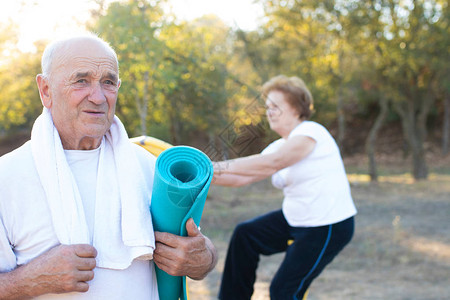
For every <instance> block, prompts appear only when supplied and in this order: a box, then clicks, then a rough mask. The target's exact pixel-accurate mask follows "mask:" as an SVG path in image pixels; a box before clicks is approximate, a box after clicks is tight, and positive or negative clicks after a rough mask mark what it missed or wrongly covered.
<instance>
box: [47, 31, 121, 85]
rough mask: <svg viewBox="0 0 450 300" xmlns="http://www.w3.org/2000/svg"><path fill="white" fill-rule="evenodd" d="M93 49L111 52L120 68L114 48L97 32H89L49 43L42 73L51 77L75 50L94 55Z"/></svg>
mask: <svg viewBox="0 0 450 300" xmlns="http://www.w3.org/2000/svg"><path fill="white" fill-rule="evenodd" d="M93 49H96V50H99V51H103V53H102V54H105V53H108V54H110V55H111V56H112V57H113V58H114V60H115V62H116V65H117V66H116V67H117V70H118V69H119V62H118V60H117V54H116V52H115V51H114V49H113V48H112V47H111V46H110V45H109V44H108V43H107V42H105V41H104V40H103V39H101V38H100V37H98V36H96V35H95V34H93V33H87V34H84V35H80V36H75V37H70V38H66V39H62V40H57V41H54V42H52V43H51V44H49V45H48V46H47V47H46V48H45V50H44V53H43V54H42V60H41V68H42V75H44V77H47V78H50V77H51V75H52V73H53V71H54V69H55V68H57V67H58V66H60V65H61V64H64V62H65V60H66V59H67V57H70V56H71V54H72V53H73V52H74V51H77V52H80V51H82V50H84V51H89V54H90V55H91V56H92V55H95V53H93V51H92V50H93Z"/></svg>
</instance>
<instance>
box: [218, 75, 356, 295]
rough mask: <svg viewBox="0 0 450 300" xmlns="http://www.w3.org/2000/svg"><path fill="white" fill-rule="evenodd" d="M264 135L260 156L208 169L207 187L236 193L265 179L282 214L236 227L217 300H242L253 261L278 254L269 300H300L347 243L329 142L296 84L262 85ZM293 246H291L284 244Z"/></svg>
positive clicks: (249, 290)
mask: <svg viewBox="0 0 450 300" xmlns="http://www.w3.org/2000/svg"><path fill="white" fill-rule="evenodd" d="M263 95H264V97H265V101H266V108H267V117H268V120H269V124H270V128H271V130H273V131H275V132H276V133H277V134H278V135H280V136H281V138H280V139H278V140H276V141H275V142H273V143H271V144H270V145H269V146H268V147H267V148H266V149H264V150H263V151H262V153H261V154H257V155H252V156H248V157H242V158H237V159H233V160H227V161H222V162H215V163H214V178H213V183H214V184H217V185H223V186H242V185H246V184H250V183H253V182H256V181H259V180H262V179H264V178H267V177H269V176H272V184H273V185H274V186H275V187H276V188H279V189H282V190H283V193H284V199H283V205H282V209H280V210H276V211H273V212H269V213H267V214H265V215H262V216H259V217H257V218H254V219H252V220H248V221H246V222H243V223H241V224H239V225H238V226H237V227H236V229H235V231H234V233H233V236H232V238H231V241H230V245H229V249H228V254H227V258H226V262H225V268H224V272H223V277H222V284H221V288H220V292H219V299H221V300H239V299H248V300H249V299H250V298H251V296H252V294H253V285H254V282H255V279H256V268H257V266H258V261H259V255H260V254H263V255H271V254H275V253H280V252H286V255H285V257H284V260H283V262H282V263H281V266H280V267H279V269H278V271H277V273H276V274H275V277H274V278H273V280H272V282H271V285H270V297H271V299H272V300H286V299H302V298H303V295H304V294H305V292H306V291H307V289H308V287H309V286H310V284H311V282H312V281H313V279H314V278H316V277H317V276H318V275H319V274H320V273H321V272H322V271H323V269H324V268H325V266H326V265H328V264H329V263H330V262H331V261H332V260H333V258H334V257H335V256H336V255H337V254H338V253H339V252H340V251H341V250H342V249H343V248H344V247H345V246H346V245H347V244H348V243H349V242H350V240H351V238H352V236H353V231H354V219H353V216H354V215H355V214H356V209H355V206H354V203H353V200H352V197H351V193H350V186H349V183H348V180H347V176H346V173H345V169H344V164H343V162H342V158H341V155H340V152H339V148H338V147H337V145H336V142H335V141H334V139H333V137H332V136H331V135H330V133H329V132H328V131H327V130H326V129H325V128H324V127H323V126H322V125H320V124H318V123H316V122H312V121H308V119H309V117H310V115H311V113H312V105H313V99H312V96H311V93H310V92H309V90H308V88H307V87H306V85H305V84H304V82H303V81H302V80H301V79H300V78H298V77H289V78H288V77H286V76H283V75H280V76H277V77H274V78H272V79H271V80H269V81H268V82H267V83H265V84H264V85H263ZM289 241H293V243H292V244H291V243H289V244H290V245H288V242H289Z"/></svg>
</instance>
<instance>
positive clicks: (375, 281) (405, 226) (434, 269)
mask: <svg viewBox="0 0 450 300" xmlns="http://www.w3.org/2000/svg"><path fill="white" fill-rule="evenodd" d="M350 178H351V181H352V193H353V196H354V199H355V203H356V205H357V208H358V211H359V213H358V215H357V218H356V231H355V236H354V239H353V241H352V243H351V244H350V245H349V246H348V247H347V248H346V249H344V251H343V252H342V253H341V254H340V255H339V256H338V257H337V258H336V259H335V260H334V261H333V262H332V264H331V265H329V266H328V268H327V269H326V270H325V271H324V272H323V273H322V274H321V276H320V277H319V278H317V279H316V280H315V282H314V283H313V285H312V286H311V291H310V295H309V297H308V299H309V300H335V299H337V300H338V299H346V300H347V299H389V300H397V299H398V300H404V299H450V176H449V175H440V176H431V178H430V180H429V181H427V182H419V183H416V184H412V182H411V180H409V179H408V177H407V176H403V175H399V176H391V177H384V178H381V180H382V181H383V182H381V183H380V184H379V185H378V186H372V185H370V184H368V183H367V182H360V181H359V180H361V178H359V177H357V176H354V177H350ZM280 199H281V193H280V192H279V191H276V190H274V189H272V188H271V187H269V184H268V182H261V183H258V184H255V185H253V186H251V187H247V188H239V189H230V188H221V187H213V188H212V190H211V192H210V196H209V199H208V202H207V206H206V211H205V214H204V219H203V220H202V228H204V229H203V231H204V232H205V233H206V234H207V235H208V236H209V237H211V238H212V240H213V242H214V244H215V245H216V246H217V248H218V250H219V252H220V261H219V263H218V265H217V267H216V269H215V270H214V271H213V272H212V273H211V274H210V275H209V276H208V277H207V278H206V279H205V280H203V281H200V282H193V281H190V294H191V295H190V296H191V299H193V300H210V299H217V296H216V295H217V291H218V287H219V285H220V276H221V272H222V270H223V262H224V258H225V253H226V249H227V244H228V239H229V237H230V234H231V232H232V229H233V228H234V226H235V225H236V223H238V222H240V221H242V220H245V219H247V218H250V217H253V216H256V215H259V214H261V213H263V212H266V211H269V210H272V209H277V208H279V207H280V204H281V201H280ZM282 258H283V256H282V255H275V256H271V257H262V259H261V262H260V266H259V269H258V279H257V283H256V284H255V294H254V296H253V298H252V300H266V299H269V296H268V287H269V284H270V279H271V278H272V276H273V274H274V273H275V271H276V269H277V267H278V265H279V263H280V261H281V259H282Z"/></svg>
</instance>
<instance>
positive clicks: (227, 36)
mask: <svg viewBox="0 0 450 300" xmlns="http://www.w3.org/2000/svg"><path fill="white" fill-rule="evenodd" d="M98 3H100V4H101V3H103V4H104V1H98ZM259 3H260V4H261V5H262V6H263V7H264V11H265V17H264V20H265V23H264V24H262V25H261V26H260V27H259V28H257V29H255V30H254V31H250V32H245V31H242V30H232V29H231V28H229V27H227V26H226V25H225V24H224V23H223V22H222V21H220V20H219V19H218V18H216V17H214V16H204V17H202V18H200V19H197V20H194V21H189V22H186V21H180V20H177V19H176V17H175V16H171V15H166V14H164V13H163V10H162V7H163V5H164V4H165V1H163V0H160V1H145V0H127V1H117V2H111V3H110V4H108V5H102V8H101V9H99V10H98V11H96V12H94V13H93V19H92V20H91V21H90V25H89V29H91V30H93V31H95V32H97V33H99V34H100V36H102V37H103V38H104V39H105V40H107V41H109V42H110V43H111V45H112V46H113V48H114V49H115V50H116V51H117V54H118V58H119V62H120V77H121V82H122V84H121V88H120V93H119V101H118V105H117V114H118V115H119V117H120V118H121V119H122V121H123V122H124V123H125V125H126V127H127V129H128V131H129V134H130V135H131V136H135V135H141V134H147V135H153V136H156V137H159V138H162V139H164V140H167V141H169V142H172V143H175V144H191V145H195V146H200V145H204V143H207V142H211V141H216V142H217V140H218V138H217V137H218V136H220V134H221V133H222V132H223V130H224V129H226V128H230V126H231V127H232V130H233V131H234V132H235V133H237V134H238V133H239V132H240V130H241V129H242V128H246V126H250V127H252V128H255V127H258V128H260V129H261V128H262V131H265V132H263V133H262V136H265V137H269V138H275V136H273V135H271V134H270V133H269V131H268V130H267V126H265V125H267V124H264V122H265V118H264V112H263V111H262V110H261V108H262V105H263V103H262V101H261V99H260V97H259V96H260V95H259V88H260V86H261V85H262V84H263V83H264V82H265V81H266V80H268V79H269V78H271V77H272V76H275V75H278V74H285V75H288V76H294V75H295V76H300V77H302V78H303V79H304V80H305V82H306V84H307V85H308V87H309V88H310V89H311V91H312V93H313V95H314V98H315V114H314V115H313V118H314V119H315V120H317V121H319V122H320V123H323V124H324V125H326V126H330V125H332V124H333V126H334V124H335V123H337V124H339V131H342V132H344V129H345V126H344V125H345V120H354V119H355V118H358V119H360V120H361V122H364V124H367V123H368V122H372V120H373V119H374V118H375V113H374V111H375V112H377V111H378V108H377V106H378V105H379V103H381V102H380V101H381V100H383V101H385V100H387V101H389V103H390V105H389V109H390V111H389V113H388V118H389V120H400V121H401V122H402V123H403V126H404V132H405V139H407V140H408V141H409V144H410V150H411V151H412V152H413V153H414V151H416V153H415V155H416V156H420V155H421V151H422V150H423V149H421V147H422V146H423V144H424V142H425V140H426V137H427V134H426V133H427V130H428V129H429V128H428V127H427V126H430V124H431V125H433V124H436V122H434V123H433V122H428V123H427V119H428V118H429V116H430V115H431V116H437V115H438V114H440V113H442V112H441V111H442V107H443V101H444V99H445V98H446V97H448V94H449V93H450V63H449V62H450V59H449V57H448V53H449V44H450V41H449V37H450V32H449V24H448V22H449V19H450V15H449V7H448V2H447V1H442V0H417V1H399V0H359V1H354V0H346V1H344V0H339V1H330V0H326V1H312V0H302V1H295V0H259ZM16 36H17V35H16V34H14V25H13V24H12V25H11V24H3V23H0V52H1V53H2V54H5V53H9V55H8V56H7V59H6V58H3V57H2V59H0V131H2V132H5V131H10V130H13V129H18V128H29V127H30V126H31V123H32V122H33V120H34V118H35V116H36V115H37V114H38V113H39V112H40V109H41V104H40V103H39V96H38V92H37V88H36V86H35V83H34V78H35V75H36V74H37V73H39V57H40V53H41V52H42V47H38V51H37V52H36V53H35V54H28V53H20V52H18V51H15V52H14V46H15V44H16V42H17V41H16ZM5 51H6V52H5ZM5 57H6V56H5ZM255 103H256V105H255ZM255 106H257V109H256V110H253V109H254V108H255ZM369 127H370V124H369V125H368V126H365V128H369ZM361 130H362V129H361ZM347 138H348V137H347V136H346V135H345V134H343V133H342V135H341V136H340V137H338V140H339V139H343V141H344V144H345V141H346V139H347ZM414 148H415V150H414Z"/></svg>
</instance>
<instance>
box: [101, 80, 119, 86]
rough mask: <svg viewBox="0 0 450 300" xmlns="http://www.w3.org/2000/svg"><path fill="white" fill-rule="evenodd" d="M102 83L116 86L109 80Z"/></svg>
mask: <svg viewBox="0 0 450 300" xmlns="http://www.w3.org/2000/svg"><path fill="white" fill-rule="evenodd" d="M104 83H105V84H108V85H116V84H115V83H114V81H111V80H105V82H104Z"/></svg>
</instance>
